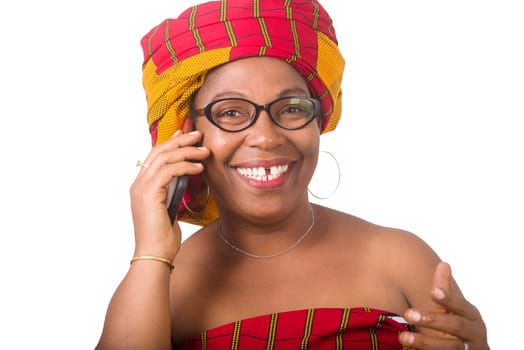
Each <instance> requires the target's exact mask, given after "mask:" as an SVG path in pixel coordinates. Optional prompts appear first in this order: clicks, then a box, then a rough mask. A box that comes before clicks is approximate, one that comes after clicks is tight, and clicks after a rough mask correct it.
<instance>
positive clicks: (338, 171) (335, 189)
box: [307, 151, 341, 199]
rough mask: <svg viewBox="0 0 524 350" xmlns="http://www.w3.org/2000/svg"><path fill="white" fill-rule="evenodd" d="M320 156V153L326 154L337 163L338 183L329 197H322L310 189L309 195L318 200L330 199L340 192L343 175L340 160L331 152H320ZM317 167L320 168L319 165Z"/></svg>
mask: <svg viewBox="0 0 524 350" xmlns="http://www.w3.org/2000/svg"><path fill="white" fill-rule="evenodd" d="M318 153H319V154H320V153H325V154H327V155H329V156H330V157H331V158H332V159H333V160H334V161H335V165H336V166H337V173H338V176H337V183H336V185H335V188H334V189H333V190H332V191H331V192H330V193H329V194H328V195H327V196H320V195H316V194H314V193H313V191H311V190H310V189H309V187H308V189H307V191H308V192H309V194H311V195H312V196H313V197H315V198H317V199H328V198H329V197H331V196H332V195H333V194H334V193H335V192H337V190H338V186H339V185H340V178H341V173H340V165H339V163H338V160H337V158H336V157H335V156H334V155H333V153H331V152H328V151H319V152H318ZM317 167H318V164H317Z"/></svg>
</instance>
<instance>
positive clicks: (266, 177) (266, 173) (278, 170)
mask: <svg viewBox="0 0 524 350" xmlns="http://www.w3.org/2000/svg"><path fill="white" fill-rule="evenodd" d="M287 169H288V165H287V164H286V165H276V166H272V167H270V168H263V167H258V168H237V170H238V172H239V173H240V175H242V176H245V177H248V178H250V179H254V180H257V181H271V180H274V179H276V178H278V177H280V176H282V175H283V174H284V173H285V172H286V171H287Z"/></svg>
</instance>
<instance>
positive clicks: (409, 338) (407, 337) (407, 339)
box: [402, 332, 415, 345]
mask: <svg viewBox="0 0 524 350" xmlns="http://www.w3.org/2000/svg"><path fill="white" fill-rule="evenodd" d="M402 341H403V342H404V345H411V344H413V342H414V341H415V336H414V335H413V334H411V333H407V332H406V333H402Z"/></svg>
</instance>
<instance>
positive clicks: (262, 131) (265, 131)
mask: <svg viewBox="0 0 524 350" xmlns="http://www.w3.org/2000/svg"><path fill="white" fill-rule="evenodd" d="M281 131H285V130H284V129H282V128H281V127H279V126H278V125H276V124H275V123H274V122H273V121H272V120H271V117H270V116H269V112H268V111H267V110H266V109H260V110H259V115H258V118H257V120H256V121H255V123H254V124H253V125H252V126H251V127H250V128H248V129H246V130H245V132H246V133H247V136H246V139H245V140H246V143H247V145H248V146H251V147H259V148H261V149H271V148H273V147H275V146H278V145H280V144H282V142H283V135H282V132H281Z"/></svg>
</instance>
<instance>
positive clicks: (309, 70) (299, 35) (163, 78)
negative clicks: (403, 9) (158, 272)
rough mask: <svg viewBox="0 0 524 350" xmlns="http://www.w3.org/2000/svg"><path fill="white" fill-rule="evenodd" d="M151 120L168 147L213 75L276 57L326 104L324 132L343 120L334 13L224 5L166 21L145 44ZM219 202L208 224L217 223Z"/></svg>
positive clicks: (300, 4) (278, 4) (253, 3)
mask: <svg viewBox="0 0 524 350" xmlns="http://www.w3.org/2000/svg"><path fill="white" fill-rule="evenodd" d="M141 44H142V48H143V51H144V65H143V85H144V89H145V92H146V97H147V104H148V110H147V120H148V123H149V128H150V132H151V138H152V142H153V144H156V143H161V142H164V141H165V140H167V139H168V138H169V137H171V135H172V134H173V133H174V132H175V131H176V130H179V129H181V128H182V125H183V124H184V120H185V119H186V117H188V116H189V110H190V106H191V98H192V96H193V94H194V93H195V91H197V90H198V89H199V88H200V87H201V86H202V84H203V83H204V79H205V76H206V73H207V72H208V71H209V70H210V69H213V68H215V67H217V66H219V65H222V64H224V63H227V62H231V61H234V60H238V59H242V58H246V57H257V56H269V57H275V58H279V59H282V60H284V61H286V62H288V63H289V64H291V65H292V66H293V67H294V68H295V69H296V70H297V71H298V72H299V73H300V74H301V75H302V76H303V77H304V79H305V80H306V82H307V84H308V86H309V88H310V89H311V91H312V92H313V93H314V94H315V97H316V98H318V99H319V100H320V102H321V105H322V112H323V119H322V125H321V128H322V132H323V133H325V132H328V131H331V130H334V129H335V127H336V125H337V123H338V120H339V119H340V114H341V100H342V99H341V94H342V93H341V89H340V86H341V83H342V74H343V71H344V59H343V57H342V55H341V53H340V51H339V49H338V46H337V39H336V35H335V30H334V28H333V26H332V21H331V18H330V17H329V15H328V14H327V12H326V11H325V10H324V9H323V8H322V6H321V5H320V4H319V3H318V2H317V1H316V0H309V1H303V0H302V1H299V0H221V1H211V2H206V3H203V4H200V5H198V6H193V7H191V8H189V9H187V10H186V11H185V12H183V13H182V14H181V15H180V16H179V17H178V18H176V19H166V20H165V21H163V22H162V23H160V24H159V25H158V26H156V27H154V28H153V29H152V30H151V31H150V32H149V33H148V34H147V35H146V36H144V38H143V39H142V41H141ZM217 215H218V214H217V212H216V207H215V205H214V202H213V200H212V198H211V200H210V203H209V204H208V205H207V206H206V208H204V211H203V212H202V213H201V217H200V218H194V217H190V216H189V215H186V216H184V215H182V216H181V217H180V220H183V221H188V222H192V223H198V224H205V223H207V222H209V221H210V220H212V219H214V218H216V217H217Z"/></svg>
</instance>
